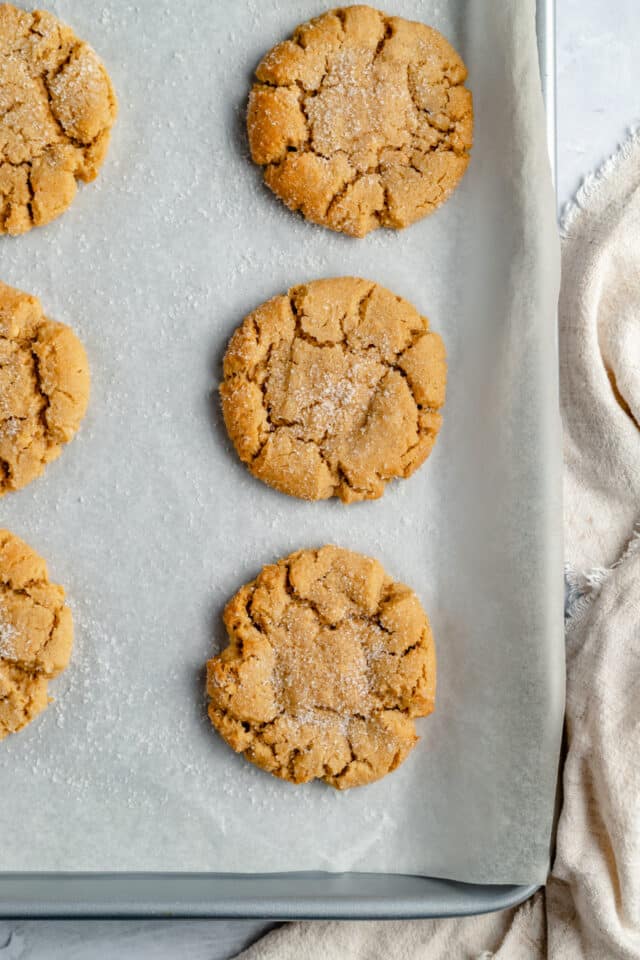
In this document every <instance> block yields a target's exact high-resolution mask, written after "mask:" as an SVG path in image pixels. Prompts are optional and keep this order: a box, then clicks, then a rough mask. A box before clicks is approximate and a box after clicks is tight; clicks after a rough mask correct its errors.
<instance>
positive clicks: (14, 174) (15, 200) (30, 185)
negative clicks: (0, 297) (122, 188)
mask: <svg viewBox="0 0 640 960" xmlns="http://www.w3.org/2000/svg"><path fill="white" fill-rule="evenodd" d="M116 113H117V104H116V97H115V93H114V91H113V87H112V85H111V81H110V79H109V76H108V74H107V72H106V70H105V68H104V66H103V65H102V62H101V61H100V59H99V58H98V56H97V55H96V53H95V52H94V50H93V49H92V48H91V47H90V46H89V45H88V44H87V43H84V42H83V41H82V40H79V39H78V38H77V37H76V36H75V34H74V33H73V31H72V30H71V29H70V28H69V27H67V26H65V25H64V24H62V23H60V21H59V20H58V19H57V18H56V17H54V16H53V15H52V14H50V13H47V12H45V11H42V10H35V11H33V12H31V13H29V12H27V11H25V10H18V9H17V8H16V7H14V6H12V5H11V4H8V3H3V4H0V234H2V233H9V234H13V235H16V234H20V233H26V231H27V230H30V229H31V228H32V227H38V226H41V225H43V224H45V223H49V221H50V220H53V219H54V218H55V217H57V216H59V215H60V214H61V213H63V212H64V211H65V210H66V209H67V207H68V206H69V205H70V203H71V202H72V200H73V198H74V196H75V193H76V181H77V180H83V181H85V182H89V181H91V180H93V179H95V177H96V176H97V174H98V170H99V169H100V166H101V165H102V162H103V160H104V158H105V156H106V152H107V148H108V145H109V134H110V130H111V127H112V125H113V123H114V120H115V118H116Z"/></svg>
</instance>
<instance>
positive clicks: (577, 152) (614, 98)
mask: <svg viewBox="0 0 640 960" xmlns="http://www.w3.org/2000/svg"><path fill="white" fill-rule="evenodd" d="M605 41H606V42H605ZM639 46H640V18H638V16H637V5H636V2H635V0H616V2H615V4H602V3H601V2H600V0H559V9H558V67H559V70H558V74H559V89H558V119H559V125H558V144H559V149H558V157H559V168H558V181H559V197H560V201H561V203H562V202H564V201H566V200H568V199H569V197H570V196H571V195H572V193H573V192H574V190H575V187H576V186H577V185H578V183H579V181H580V179H581V177H582V176H583V175H584V174H585V173H586V172H588V171H589V170H591V169H593V168H594V167H595V166H597V164H598V163H600V162H601V161H602V160H603V159H604V158H605V157H606V156H607V155H608V154H609V153H610V152H611V150H612V149H613V148H614V147H615V144H616V143H617V142H618V141H619V140H620V139H622V138H623V137H624V134H625V130H626V128H627V126H628V125H629V124H630V123H634V122H637V121H638V120H639V119H640V118H639V116H638V113H639V108H638V104H637V98H636V96H635V94H636V91H637V89H638V88H639V87H640V61H639V60H638V58H637V56H636V53H635V51H637V49H638V47H639ZM14 929H15V930H16V931H17V936H16V939H15V941H14V943H15V947H11V948H7V949H6V951H5V953H2V951H1V950H0V957H1V958H2V960H52V958H53V960H56V958H57V957H61V958H62V957H65V960H66V958H69V960H103V958H104V957H110V956H116V955H117V956H119V957H122V958H123V960H130V958H132V960H133V958H142V957H144V958H147V957H148V958H150V960H151V958H152V960H165V958H166V960H178V958H181V957H182V956H184V955H185V954H187V953H188V952H189V951H190V955H191V956H192V957H194V958H195V960H197V958H199V957H202V958H203V960H204V958H206V960H217V958H226V957H231V956H233V954H234V953H235V952H236V950H237V948H238V944H239V942H240V939H241V937H242V936H247V937H248V936H251V934H252V933H253V932H255V931H256V930H257V929H258V925H257V924H255V923H248V922H241V921H236V922H225V921H218V922H211V923H201V922H196V923H180V924H176V923H173V924H172V923H170V922H169V923H136V922H127V923H115V924H114V923H111V924H107V923H101V922H95V923H75V924H73V923H64V924H58V923H47V922H41V923H34V922H31V923H20V924H7V923H4V924H3V923H0V945H4V943H5V941H6V939H7V938H8V936H9V934H10V932H11V930H14ZM194 931H195V932H194ZM234 937H237V938H238V939H237V940H234V939H232V938H234ZM187 948H188V949H187ZM56 950H57V953H56V952H55V951H56Z"/></svg>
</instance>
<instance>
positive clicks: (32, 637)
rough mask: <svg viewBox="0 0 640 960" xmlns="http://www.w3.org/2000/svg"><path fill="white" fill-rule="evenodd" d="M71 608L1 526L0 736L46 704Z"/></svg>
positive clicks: (65, 652)
mask: <svg viewBox="0 0 640 960" xmlns="http://www.w3.org/2000/svg"><path fill="white" fill-rule="evenodd" d="M72 645H73V621H72V619H71V611H70V610H69V608H68V607H67V606H66V605H65V602H64V590H63V589H62V587H59V586H58V585H57V584H56V583H50V582H49V576H48V574H47V565H46V563H45V562H44V560H43V559H42V557H40V556H38V554H37V553H36V552H35V550H32V549H31V547H29V546H27V544H26V543H24V542H23V541H22V540H20V539H18V537H16V536H14V535H13V534H12V533H9V531H8V530H0V740H3V739H4V737H6V736H7V735H8V734H10V733H17V732H18V730H22V728H23V727H26V725H27V724H28V723H30V722H31V721H32V720H33V719H34V717H36V716H37V715H38V714H39V713H42V711H43V710H44V709H45V708H46V706H47V704H48V703H49V698H48V696H47V686H48V682H49V680H51V679H52V677H56V676H57V675H58V674H59V673H60V672H61V671H62V670H64V668H65V667H66V666H67V664H68V662H69V656H70V654H71V647H72Z"/></svg>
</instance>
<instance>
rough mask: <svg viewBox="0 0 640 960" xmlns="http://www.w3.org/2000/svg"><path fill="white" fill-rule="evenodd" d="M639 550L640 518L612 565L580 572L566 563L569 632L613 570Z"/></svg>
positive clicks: (585, 611) (578, 621)
mask: <svg viewBox="0 0 640 960" xmlns="http://www.w3.org/2000/svg"><path fill="white" fill-rule="evenodd" d="M638 552H640V520H638V521H637V522H636V523H635V525H634V527H633V531H632V533H631V537H630V538H629V540H628V541H627V545H626V546H625V548H624V550H623V551H622V553H621V554H620V556H619V557H618V559H617V560H616V562H615V563H614V564H612V565H611V566H610V567H593V568H592V569H591V570H589V571H588V572H587V573H582V574H579V573H577V572H576V571H575V570H573V569H572V568H571V567H570V566H569V565H568V564H565V568H564V576H565V582H566V584H567V597H566V614H565V629H566V631H567V633H569V632H570V631H572V630H574V629H575V628H576V627H577V626H578V625H579V624H580V623H581V622H582V620H583V619H584V617H585V615H586V613H587V611H588V610H589V608H590V606H591V604H592V603H593V601H594V599H595V598H596V597H597V596H598V594H599V593H600V591H601V590H602V587H603V584H605V583H606V582H607V580H608V579H609V577H610V576H611V574H612V573H613V571H614V570H616V569H617V568H618V567H620V566H622V564H623V563H625V562H626V561H627V560H628V559H629V558H630V557H632V556H634V555H635V554H636V553H638Z"/></svg>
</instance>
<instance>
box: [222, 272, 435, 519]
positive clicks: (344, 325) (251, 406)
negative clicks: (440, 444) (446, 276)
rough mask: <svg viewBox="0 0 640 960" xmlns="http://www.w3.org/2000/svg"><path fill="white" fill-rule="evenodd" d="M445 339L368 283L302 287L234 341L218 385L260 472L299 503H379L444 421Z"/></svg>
mask: <svg viewBox="0 0 640 960" xmlns="http://www.w3.org/2000/svg"><path fill="white" fill-rule="evenodd" d="M445 384H446V360H445V352H444V346H443V343H442V340H441V339H440V337H439V336H438V334H437V333H433V332H431V331H430V330H429V322H428V320H427V319H426V317H422V316H420V314H419V313H418V311H417V310H416V309H415V308H414V307H412V306H411V304H410V303H408V302H407V301H406V300H403V299H402V298H401V297H398V296H396V295H395V294H393V293H391V292H390V291H389V290H386V289H385V288H384V287H381V286H379V285H378V284H377V283H373V282H372V281H371V280H360V279H358V278H355V277H338V278H334V279H331V280H315V281H313V282H312V283H308V284H303V285H301V286H299V287H293V288H292V289H291V290H289V292H288V294H287V295H286V296H280V297H274V298H273V299H272V300H269V301H268V302H267V303H265V304H263V305H262V306H260V307H258V309H257V310H254V311H253V313H250V314H249V316H248V317H246V319H245V320H244V322H243V323H242V325H241V326H240V327H238V329H237V330H236V332H235V333H234V335H233V337H232V338H231V341H230V343H229V346H228V348H227V352H226V355H225V358H224V379H223V382H222V384H221V387H220V394H221V397H222V409H223V414H224V419H225V423H226V425H227V430H228V432H229V436H230V437H231V439H232V441H233V444H234V446H235V448H236V450H237V451H238V454H239V456H240V458H241V459H242V460H243V461H244V463H246V464H247V465H248V467H249V469H250V470H251V472H252V473H253V474H254V475H255V476H256V477H259V478H260V479H261V480H264V482H265V483H268V484H269V485H270V486H272V487H276V489H278V490H282V491H283V492H284V493H288V494H291V495H292V496H295V497H303V498H305V499H307V500H321V499H325V498H326V497H332V496H337V497H340V499H341V500H343V501H344V502H345V503H351V502H353V501H355V500H365V499H375V498H376V497H379V496H381V495H382V493H383V492H384V488H385V485H386V483H387V482H388V481H389V480H391V479H392V478H394V477H408V476H410V474H412V473H413V471H414V470H416V469H417V468H418V467H419V466H420V464H421V463H423V462H424V460H425V459H426V458H427V457H428V455H429V453H430V452H431V448H432V447H433V444H434V441H435V438H436V436H437V434H438V431H439V429H440V424H441V420H442V418H441V416H440V413H439V410H440V408H441V407H442V405H443V403H444V397H445Z"/></svg>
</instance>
